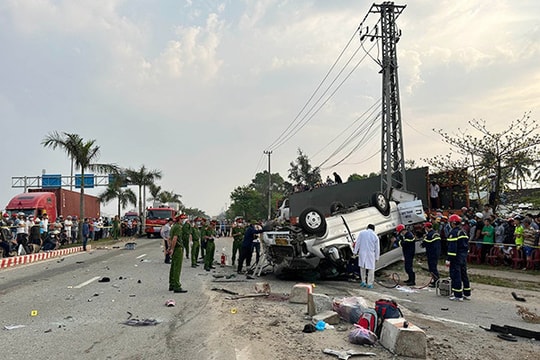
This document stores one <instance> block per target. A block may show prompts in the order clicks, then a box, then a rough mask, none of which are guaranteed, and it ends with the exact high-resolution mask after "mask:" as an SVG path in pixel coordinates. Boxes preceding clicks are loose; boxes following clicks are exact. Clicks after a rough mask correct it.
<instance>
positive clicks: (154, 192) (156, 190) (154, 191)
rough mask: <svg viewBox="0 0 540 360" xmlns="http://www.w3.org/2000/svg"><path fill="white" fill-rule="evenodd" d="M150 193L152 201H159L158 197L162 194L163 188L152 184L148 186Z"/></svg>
mask: <svg viewBox="0 0 540 360" xmlns="http://www.w3.org/2000/svg"><path fill="white" fill-rule="evenodd" d="M148 191H149V192H150V199H149V200H150V201H159V199H158V197H159V194H160V193H161V186H159V185H156V184H154V183H151V184H149V185H148Z"/></svg>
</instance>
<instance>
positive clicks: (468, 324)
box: [420, 315, 478, 328]
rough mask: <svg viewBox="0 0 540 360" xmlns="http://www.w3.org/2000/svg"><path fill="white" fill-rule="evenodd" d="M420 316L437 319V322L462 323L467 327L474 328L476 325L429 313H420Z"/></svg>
mask: <svg viewBox="0 0 540 360" xmlns="http://www.w3.org/2000/svg"><path fill="white" fill-rule="evenodd" d="M420 316H421V317H423V318H425V319H429V320H434V321H438V322H447V323H451V324H457V325H463V326H468V327H471V328H475V327H477V326H478V325H475V324H470V323H466V322H462V321H457V320H452V319H446V318H443V317H438V316H431V315H420Z"/></svg>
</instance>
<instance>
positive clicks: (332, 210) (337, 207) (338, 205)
mask: <svg viewBox="0 0 540 360" xmlns="http://www.w3.org/2000/svg"><path fill="white" fill-rule="evenodd" d="M343 209H344V206H343V204H342V203H341V202H339V201H334V202H333V203H332V204H331V205H330V214H332V215H334V214H335V213H337V212H340V211H341V210H343Z"/></svg>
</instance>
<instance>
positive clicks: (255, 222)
mask: <svg viewBox="0 0 540 360" xmlns="http://www.w3.org/2000/svg"><path fill="white" fill-rule="evenodd" d="M249 223H250V224H251V225H255V224H258V222H257V220H251V221H250V222H249Z"/></svg>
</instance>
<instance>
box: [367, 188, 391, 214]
mask: <svg viewBox="0 0 540 360" xmlns="http://www.w3.org/2000/svg"><path fill="white" fill-rule="evenodd" d="M371 205H373V206H375V207H376V208H377V210H379V211H380V212H381V214H383V215H384V216H388V215H390V202H389V201H388V199H387V198H386V196H384V194H383V193H382V192H376V193H374V194H373V195H372V196H371Z"/></svg>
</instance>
